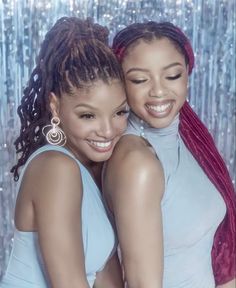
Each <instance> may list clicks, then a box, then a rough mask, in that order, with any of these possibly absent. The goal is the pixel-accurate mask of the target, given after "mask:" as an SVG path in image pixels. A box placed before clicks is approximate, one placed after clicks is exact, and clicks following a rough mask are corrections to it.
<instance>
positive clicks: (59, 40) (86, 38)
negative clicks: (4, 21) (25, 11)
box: [11, 17, 123, 181]
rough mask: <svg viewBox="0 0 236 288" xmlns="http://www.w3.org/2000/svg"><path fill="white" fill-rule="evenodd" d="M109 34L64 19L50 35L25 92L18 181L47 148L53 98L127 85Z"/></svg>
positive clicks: (89, 24)
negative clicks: (101, 85) (97, 84)
mask: <svg viewBox="0 0 236 288" xmlns="http://www.w3.org/2000/svg"><path fill="white" fill-rule="evenodd" d="M108 34H109V31H108V29H107V28H106V27H103V26H101V25H99V24H95V23H93V22H92V20H91V19H86V20H81V19H79V18H76V17H63V18H61V19H59V20H58V21H57V22H56V23H55V25H54V26H53V27H52V28H51V29H50V30H49V31H48V33H47V34H46V36H45V39H44V41H43V43H42V45H41V49H40V52H39V55H38V57H37V59H36V67H35V68H34V70H33V72H32V73H31V76H30V79H29V82H28V84H27V86H26V88H25V89H24V91H23V97H22V100H21V104H20V105H19V107H18V110H17V112H18V115H19V117H20V121H21V129H20V135H19V137H18V138H17V139H16V141H15V143H14V144H15V148H16V153H17V154H19V158H18V162H17V163H16V165H15V166H13V167H12V169H11V172H12V173H13V175H14V179H15V180H16V181H17V180H18V179H19V172H18V170H19V168H20V167H21V166H22V165H24V164H25V163H26V161H27V159H28V158H29V156H30V155H31V154H32V153H33V152H34V151H35V150H36V149H38V148H39V147H41V146H43V145H44V144H46V140H45V137H44V136H43V134H42V128H43V126H45V125H47V124H48V123H49V122H50V119H51V112H50V106H49V96H50V93H51V92H54V93H55V94H56V95H57V96H58V97H61V95H62V93H68V94H70V92H71V88H72V87H76V88H83V87H84V86H86V85H88V84H91V83H92V82H94V81H97V80H102V81H104V82H105V83H109V81H110V80H112V79H119V80H121V81H123V74H122V69H121V66H120V64H119V63H118V60H117V58H116V56H115V55H114V53H113V52H112V50H111V48H110V47H109V45H108Z"/></svg>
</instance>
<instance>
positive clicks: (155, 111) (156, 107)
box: [145, 101, 173, 118]
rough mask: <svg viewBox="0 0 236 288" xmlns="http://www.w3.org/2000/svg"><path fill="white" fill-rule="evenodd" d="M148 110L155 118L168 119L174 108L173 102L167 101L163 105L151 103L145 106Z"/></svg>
mask: <svg viewBox="0 0 236 288" xmlns="http://www.w3.org/2000/svg"><path fill="white" fill-rule="evenodd" d="M145 106H146V108H147V111H148V112H149V113H150V114H151V115H152V116H154V117H157V118H163V117H166V116H167V115H168V114H169V113H170V111H171V109H172V107H173V101H165V102H161V103H149V104H146V105H145Z"/></svg>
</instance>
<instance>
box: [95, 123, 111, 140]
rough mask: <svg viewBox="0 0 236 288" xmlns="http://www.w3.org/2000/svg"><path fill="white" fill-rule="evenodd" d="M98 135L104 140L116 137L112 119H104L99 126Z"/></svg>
mask: <svg viewBox="0 0 236 288" xmlns="http://www.w3.org/2000/svg"><path fill="white" fill-rule="evenodd" d="M97 135H98V136H99V137H102V138H104V139H111V138H113V135H114V127H113V124H112V119H103V120H102V121H101V122H100V124H99V129H98V131H97Z"/></svg>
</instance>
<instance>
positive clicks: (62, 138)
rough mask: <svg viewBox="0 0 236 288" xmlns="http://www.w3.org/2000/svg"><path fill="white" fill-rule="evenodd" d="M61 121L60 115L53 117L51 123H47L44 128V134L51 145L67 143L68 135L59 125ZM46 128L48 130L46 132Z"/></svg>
mask: <svg viewBox="0 0 236 288" xmlns="http://www.w3.org/2000/svg"><path fill="white" fill-rule="evenodd" d="M60 122H61V121H60V119H59V118H58V117H52V119H51V125H46V126H44V127H43V129H42V133H43V135H44V136H45V137H46V139H47V142H48V143H49V144H51V145H57V146H64V145H65V144H66V140H67V139H66V135H65V133H64V131H63V130H62V129H61V128H60V127H59V124H60ZM48 129H49V130H48ZM46 130H48V131H47V132H46Z"/></svg>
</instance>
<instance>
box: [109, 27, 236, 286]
mask: <svg viewBox="0 0 236 288" xmlns="http://www.w3.org/2000/svg"><path fill="white" fill-rule="evenodd" d="M113 49H114V51H115V53H116V55H117V57H118V59H119V60H120V62H121V63H122V67H123V71H124V75H125V81H126V92H127V97H128V103H129V105H130V108H131V111H132V113H131V114H130V117H129V124H128V129H127V131H126V133H125V135H124V136H123V137H122V138H121V140H120V141H119V143H118V144H117V146H116V148H115V150H114V152H113V154H112V157H111V158H110V159H109V161H108V164H107V167H106V171H105V174H104V175H105V177H104V178H105V179H104V192H105V196H106V198H107V203H108V206H109V208H110V210H112V212H113V214H114V220H115V223H116V227H117V232H118V238H119V243H120V248H121V256H122V261H123V265H124V272H125V277H126V280H127V283H128V287H129V288H160V287H163V288H215V287H221V288H223V287H224V288H226V287H227V288H229V287H230V288H231V287H235V280H234V279H235V193H234V189H233V185H232V182H231V179H230V177H229V174H228V171H227V168H226V165H225V164H224V162H223V160H222V158H221V156H220V154H219V152H218V151H217V149H216V147H215V144H214V142H213V139H212V137H211V135H210V134H209V132H208V130H207V128H206V127H205V126H204V125H203V123H202V122H201V121H200V119H199V118H198V116H197V115H196V114H195V113H194V111H193V110H192V109H191V107H190V106H189V104H188V103H187V102H186V97H187V84H188V75H189V74H191V72H192V69H193V65H194V56H193V51H192V48H191V45H190V43H189V41H188V39H187V38H186V36H185V35H184V34H183V32H181V30H180V29H179V28H177V27H176V26H174V25H173V24H171V23H166V22H164V23H156V22H147V23H136V24H132V25H130V26H128V27H127V28H125V29H123V30H122V31H120V32H119V33H118V34H117V35H116V37H115V38H114V42H113Z"/></svg>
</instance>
